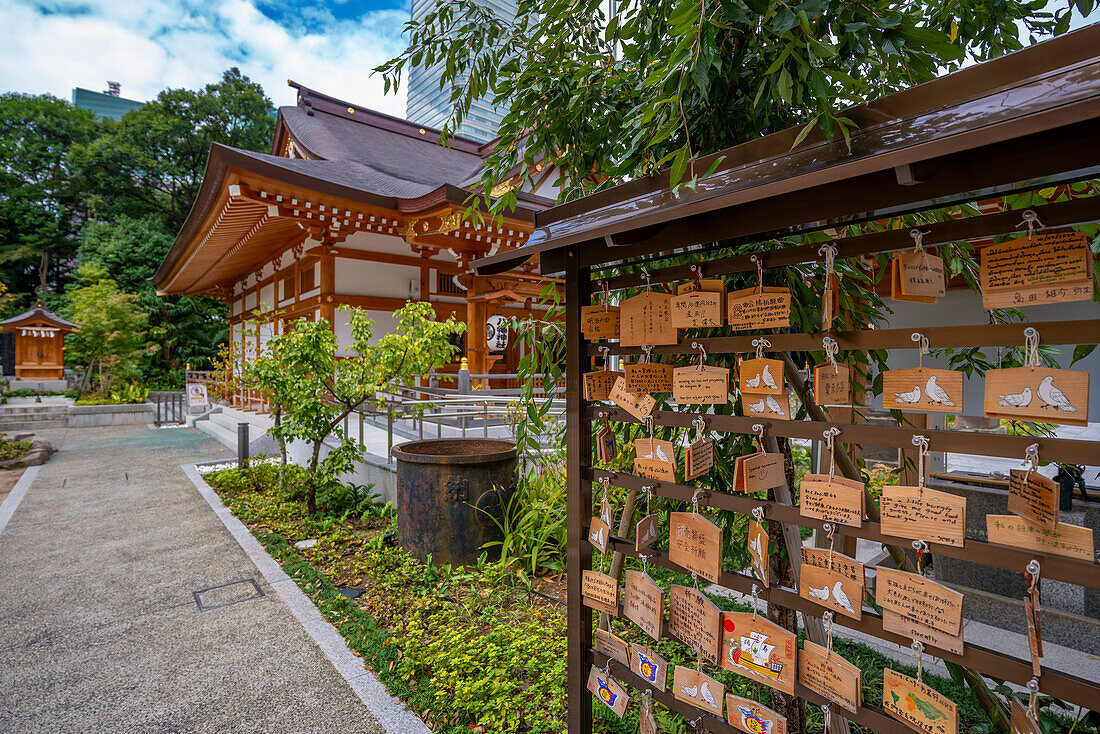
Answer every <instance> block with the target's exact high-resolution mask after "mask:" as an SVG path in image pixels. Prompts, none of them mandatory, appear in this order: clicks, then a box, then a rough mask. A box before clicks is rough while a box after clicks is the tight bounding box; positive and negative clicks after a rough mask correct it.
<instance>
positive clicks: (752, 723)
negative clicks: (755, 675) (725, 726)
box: [726, 693, 787, 734]
mask: <svg viewBox="0 0 1100 734" xmlns="http://www.w3.org/2000/svg"><path fill="white" fill-rule="evenodd" d="M726 721H728V722H729V725H730V726H732V727H733V728H735V729H737V730H738V731H743V732H745V733H746V734H787V718H786V717H785V716H781V715H780V714H777V713H775V712H774V711H772V710H771V709H770V708H768V707H767V706H765V705H763V704H761V703H758V702H757V701H753V700H752V699H751V698H742V697H741V696H735V695H733V694H732V693H727V694H726Z"/></svg>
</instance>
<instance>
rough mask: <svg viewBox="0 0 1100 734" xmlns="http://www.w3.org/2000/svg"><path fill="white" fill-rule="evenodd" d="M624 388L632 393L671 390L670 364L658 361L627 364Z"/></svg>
mask: <svg viewBox="0 0 1100 734" xmlns="http://www.w3.org/2000/svg"><path fill="white" fill-rule="evenodd" d="M623 369H624V370H626V389H627V390H629V391H630V392H634V393H647V392H648V393H655V392H672V365H670V364H660V363H658V362H642V363H640V364H628V365H626V367H624V368H623Z"/></svg>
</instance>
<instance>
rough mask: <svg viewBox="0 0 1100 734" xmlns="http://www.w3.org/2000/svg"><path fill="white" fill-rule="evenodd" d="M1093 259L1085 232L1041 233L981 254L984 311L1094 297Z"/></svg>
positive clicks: (993, 246)
mask: <svg viewBox="0 0 1100 734" xmlns="http://www.w3.org/2000/svg"><path fill="white" fill-rule="evenodd" d="M1093 268H1094V265H1093V257H1092V252H1091V250H1090V249H1089V242H1088V237H1087V236H1086V235H1085V234H1084V233H1083V232H1076V231H1073V230H1065V231H1061V232H1037V233H1035V234H1034V235H1032V236H1031V238H1030V239H1029V238H1027V237H1020V238H1017V239H1014V240H1009V241H1008V242H1002V243H1001V244H997V245H990V246H989V247H986V248H983V249H982V251H981V265H980V267H979V270H978V275H979V277H980V280H981V288H982V308H985V309H990V308H1018V307H1024V306H1035V305H1038V304H1042V303H1066V302H1069V301H1087V300H1091V299H1092V290H1093V286H1092V281H1093Z"/></svg>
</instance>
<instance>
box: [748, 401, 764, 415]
mask: <svg viewBox="0 0 1100 734" xmlns="http://www.w3.org/2000/svg"><path fill="white" fill-rule="evenodd" d="M749 412H750V413H763V412H764V398H760V402H759V403H753V404H752V405H750V406H749Z"/></svg>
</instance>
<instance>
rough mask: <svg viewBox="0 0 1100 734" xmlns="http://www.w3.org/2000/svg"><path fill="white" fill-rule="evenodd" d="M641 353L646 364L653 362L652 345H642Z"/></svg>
mask: <svg viewBox="0 0 1100 734" xmlns="http://www.w3.org/2000/svg"><path fill="white" fill-rule="evenodd" d="M642 352H644V353H645V361H646V362H652V361H653V345H652V344H643V345H642Z"/></svg>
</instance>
